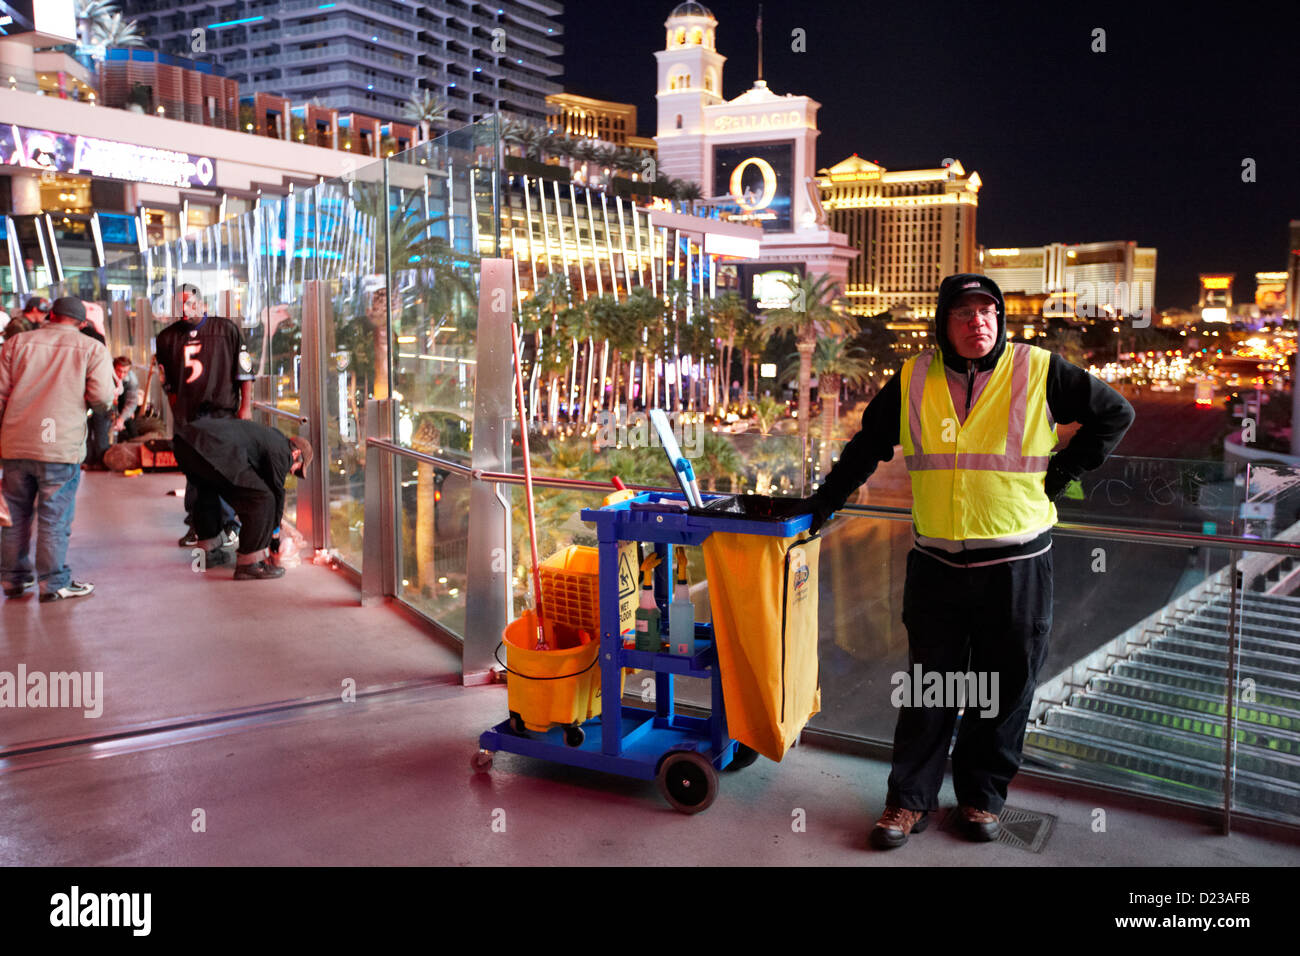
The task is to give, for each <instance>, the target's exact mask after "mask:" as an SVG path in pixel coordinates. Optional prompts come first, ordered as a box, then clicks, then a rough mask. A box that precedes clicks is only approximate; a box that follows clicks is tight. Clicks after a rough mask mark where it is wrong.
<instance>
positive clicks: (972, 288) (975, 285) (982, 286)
mask: <svg viewBox="0 0 1300 956" xmlns="http://www.w3.org/2000/svg"><path fill="white" fill-rule="evenodd" d="M970 292H978V293H980V294H982V295H986V296H988V297H989V298H991V299H992V300H993V301H994V302H996V303H997V304H998V305H999V306H1001V305H1002V290H1001V289H999V288H998V286H997V283H996V282H994V281H993V280H992V279H990V278H989V277H988V276H982V275H978V274H975V273H965V274H963V275H955V276H949V277H948V278H947V279H944V281H943V287H941V289H940V292H939V295H940V298H942V299H945V300H946V301H947V302H948V303H949V304H951V302H952V301H953V300H954V299H957V298H959V297H960V296H963V295H966V294H967V293H970Z"/></svg>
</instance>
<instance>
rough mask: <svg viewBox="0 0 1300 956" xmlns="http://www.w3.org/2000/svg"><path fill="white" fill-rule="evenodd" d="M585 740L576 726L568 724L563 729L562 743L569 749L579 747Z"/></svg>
mask: <svg viewBox="0 0 1300 956" xmlns="http://www.w3.org/2000/svg"><path fill="white" fill-rule="evenodd" d="M586 739H587V735H586V733H585V732H584V731H583V729H582V728H581V727H579V726H578V725H577V724H569V726H567V727H565V728H564V742H565V743H566V744H568V745H569V746H570V747H581V746H582V742H583V741H584V740H586Z"/></svg>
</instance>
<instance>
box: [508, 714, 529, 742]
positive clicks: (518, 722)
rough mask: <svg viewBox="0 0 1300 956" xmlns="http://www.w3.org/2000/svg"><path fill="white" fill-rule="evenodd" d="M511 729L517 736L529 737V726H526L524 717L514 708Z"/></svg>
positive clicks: (511, 716)
mask: <svg viewBox="0 0 1300 956" xmlns="http://www.w3.org/2000/svg"><path fill="white" fill-rule="evenodd" d="M510 730H511V732H513V733H514V735H515V736H516V737H527V736H528V728H527V727H525V726H524V718H522V717H520V716H519V714H517V713H515V712H514V711H513V710H512V711H510Z"/></svg>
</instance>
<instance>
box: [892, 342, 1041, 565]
mask: <svg viewBox="0 0 1300 956" xmlns="http://www.w3.org/2000/svg"><path fill="white" fill-rule="evenodd" d="M1051 357H1052V356H1051V353H1050V352H1048V351H1047V350H1046V349H1040V348H1037V347H1036V346H1032V345H1022V344H1019V343H1014V342H1008V343H1007V348H1006V349H1005V350H1004V351H1003V353H1002V357H1001V358H1000V359H998V363H997V365H996V366H995V367H994V369H993V374H992V376H991V377H990V379H989V381H988V383H987V384H986V385H985V386H984V390H983V391H982V392H981V393H980V396H979V400H978V401H977V402H975V404H974V405H973V406H972V407H971V409H970V412H969V413H968V414H967V416H966V421H965V422H964V423H963V422H961V421H960V419H959V418H958V417H957V410H956V408H954V407H953V403H952V393H951V392H950V390H949V388H948V382H947V376H946V375H945V373H944V366H943V361H942V359H940V358H939V356H938V354H937V353H936V352H935V351H933V350H930V351H926V352H923V353H921V354H920V355H918V356H914V357H913V358H910V359H908V360H907V361H906V362H905V363H903V370H902V372H901V373H900V374H901V375H902V378H901V379H900V382H899V384H900V386H901V389H902V403H901V404H902V411H901V420H900V427H899V436H900V437H901V439H902V445H903V453H904V455H905V460H906V462H907V471H908V474H909V475H910V476H911V478H912V519H913V522H914V523H915V525H916V529H917V531H918V533H920V534H921V535H922V536H924V537H927V538H945V539H947V540H950V541H965V540H971V539H979V538H1000V537H1004V536H1007V535H1015V534H1024V533H1026V532H1029V531H1035V530H1037V529H1040V528H1045V527H1049V526H1051V525H1053V524H1055V523H1056V506H1055V505H1054V504H1053V503H1052V502H1051V500H1050V499H1048V497H1047V495H1046V493H1045V492H1044V490H1043V482H1044V479H1045V478H1046V476H1047V462H1048V456H1049V454H1050V452H1051V451H1052V449H1053V448H1055V447H1056V426H1055V425H1054V424H1052V423H1051V422H1050V421H1049V419H1048V410H1047V369H1048V365H1049V363H1050V362H1051Z"/></svg>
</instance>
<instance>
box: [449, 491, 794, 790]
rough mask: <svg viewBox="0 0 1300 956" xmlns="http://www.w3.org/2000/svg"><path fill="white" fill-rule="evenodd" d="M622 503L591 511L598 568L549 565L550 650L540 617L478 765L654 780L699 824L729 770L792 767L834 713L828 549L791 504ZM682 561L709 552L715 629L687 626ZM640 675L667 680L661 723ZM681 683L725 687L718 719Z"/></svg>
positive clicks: (518, 654)
mask: <svg viewBox="0 0 1300 956" xmlns="http://www.w3.org/2000/svg"><path fill="white" fill-rule="evenodd" d="M616 497H618V498H621V500H613V501H608V503H607V504H606V505H605V506H604V507H601V508H591V509H584V510H583V511H582V513H581V516H582V519H583V520H584V521H587V522H591V523H594V524H595V526H596V537H597V548H596V549H595V554H594V555H592V554H591V553H590V549H587V553H586V554H583V553H582V549H574V548H570V549H566V551H565V552H562V553H561V555H559V556H557V558H555V559H552V560H551V561H548V562H547V563H546V564H544V565H542V566H541V567H542V570H546V568H547V565H551V566H552V567H551V570H552V571H554V572H556V573H555V575H554V577H555V579H554V580H553V582H552V583H551V585H550V586H549V587H548V586H547V584H546V581H545V575H543V576H542V578H543V583H542V590H543V593H542V595H541V602H540V603H541V607H540V610H541V616H542V618H543V619H549V623H550V627H551V636H550V637H549V638H548V639H547V640H546V649H541V645H542V643H543V642H542V640H541V639H540V638H538V637H537V635H538V633H539V627H538V622H537V619H536V617H535V616H534V615H533V611H532V610H529V611H527V612H525V613H524V615H523V616H522V617H520V618H519V619H518V620H517V621H515V622H513V623H512V624H511V625H510V627H508V628H507V629H506V634H505V635H504V640H503V644H504V645H505V647H506V652H507V655H506V661H505V666H506V669H507V671H508V674H507V677H506V681H507V685H508V696H509V710H510V716H509V718H508V719H506V720H504V721H502V722H501V723H499V724H497V725H496V726H495V727H493V728H491V729H490V730H488V731H486V732H484V733H483V734H482V735H481V736H480V738H479V748H480V749H479V751H478V752H477V753H476V754H475V755H474V760H473V766H474V769H475V770H477V771H480V772H486V771H487V770H489V769H490V768H491V765H492V756H493V754H494V753H495V752H496V751H506V752H508V753H515V754H522V755H525V756H529V757H537V758H541V759H544V760H553V761H557V762H560V763H565V764H570V765H572V766H576V767H586V768H588V769H591V770H600V771H605V772H607V773H615V774H620V775H623V776H628V777H637V778H641V779H645V780H652V779H653V780H656V781H657V782H658V785H659V789H660V792H661V793H662V794H663V796H664V797H665V799H666V800H667V801H668V803H669V804H671V805H672V806H673V807H674V808H676V809H677V810H680V811H682V812H684V813H698V812H699V811H701V810H704V809H705V808H707V807H708V806H709V805H710V804H711V803H712V802H713V800H714V798H715V797H716V796H717V791H718V777H717V771H718V770H724V769H728V768H732V769H735V768H737V767H740V766H743V765H745V764H747V763H751V762H753V760H754V759H756V758H757V756H758V755H759V754H762V755H764V756H767V757H769V758H771V759H774V760H779V759H781V757H782V756H783V755H784V753H785V752H786V750H787V749H788V748H789V747H790V746H791V745H793V743H794V741H795V739H796V738H797V736H798V734H799V731H800V730H801V729H802V728H803V726H804V724H805V723H806V722H807V720H808V718H809V717H811V716H812V714H815V713H816V712H817V710H818V707H819V704H820V698H819V696H818V686H817V556H818V546H819V543H820V540H819V539H818V538H816V537H815V536H809V535H808V533H807V532H808V528H809V525H810V523H811V518H810V516H809V515H807V514H796V513H794V511H795V510H796V509H793V508H790V507H789V506H788V505H787V504H783V502H782V500H781V499H773V498H766V497H763V496H758V495H744V496H721V495H701V494H700V493H699V491H698V489H695V488H693V487H692V486H689V485H687V484H683V493H682V494H676V493H673V494H669V493H658V492H647V493H642V494H636V495H633V494H632V493H630V492H629V493H626V494H624V495H622V496H616ZM681 547H702V548H703V550H704V558H705V566H706V572H707V577H708V582H709V602H710V606H711V611H712V615H711V616H712V621H711V622H710V623H697V622H696V621H695V620H694V614H693V613H691V614H689V615H688V616H683V615H682V613H681V608H680V598H681V594H682V591H681V590H680V589H679V590H678V592H677V597H678V605H679V606H678V607H677V608H674V607H673V600H672V599H673V597H674V594H673V585H674V583H675V582H679V580H680V579H681V577H682V575H681V574H680V573H679V572H680V571H681V568H680V567H678V566H677V562H680V561H681V557H682V553H681V551H680V550H679V549H680V548H681ZM641 548H644V554H642V555H638V554H637V551H638V549H641ZM593 558H594V563H595V568H594V569H593V568H592V567H591V564H592V559H593ZM643 568H645V569H646V570H645V571H644V575H645V577H644V582H643V578H642V569H643ZM593 570H594V571H595V574H594V575H593V574H592V573H591V572H592V571H593ZM643 583H648V584H649V585H650V586H649V587H648V588H646V590H647V591H649V592H651V593H650V594H648V595H646V596H645V598H644V599H643V604H644V605H645V606H644V607H643V608H642V613H641V614H640V615H638V623H639V624H642V625H643V627H642V632H641V645H640V649H638V648H637V647H636V646H635V644H634V641H635V638H629V637H628V635H627V630H628V628H627V617H628V615H627V613H626V612H627V602H628V597H629V594H628V592H629V588H631V589H635V590H640V589H641V586H642V584H643ZM593 598H594V601H593ZM593 603H594V604H595V605H596V607H594V608H593V607H591V605H592V604H593ZM620 603H622V611H623V613H622V614H620ZM583 606H586V607H587V608H588V611H587V612H586V613H587V615H589V616H588V617H586V618H584V617H583V613H582V611H581V608H582V607H583ZM656 611H657V612H658V613H657V614H656V613H655V612H656ZM584 620H585V621H586V622H588V623H587V624H586V626H584ZM653 620H657V623H658V627H659V631H660V637H659V638H658V639H655V638H654V635H653V630H652V628H651V627H649V626H648V624H647V622H648V621H653ZM687 620H689V621H690V624H689V626H688V625H686V624H685V621H687ZM674 622H675V623H676V628H674V627H673V623H674ZM592 627H594V628H595V629H596V631H597V633H594V634H593V633H591V629H592ZM674 630H677V631H679V632H682V631H687V632H688V633H687V634H683V633H676V634H675V633H673V632H674ZM688 637H689V639H687V638H688ZM647 638H649V639H648V640H647ZM656 644H657V645H658V646H654V645H656ZM626 668H639V669H642V670H645V671H649V672H652V673H653V675H654V688H655V693H654V708H653V709H650V708H649V707H634V706H624V704H623V701H622V687H623V680H622V675H623V674H624V672H625V669H626ZM678 676H683V677H697V678H703V679H705V680H707V681H709V686H710V687H711V704H712V707H711V713H710V714H709V715H708V716H692V715H688V714H683V713H679V712H678V710H677V708H676V705H675V700H674V688H673V681H674V678H676V677H678ZM729 721H730V725H729Z"/></svg>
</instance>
